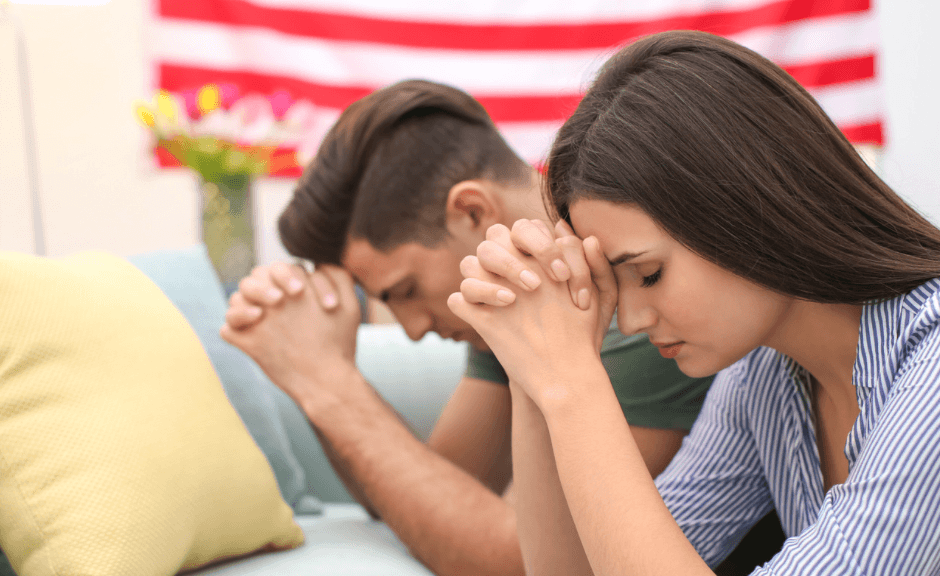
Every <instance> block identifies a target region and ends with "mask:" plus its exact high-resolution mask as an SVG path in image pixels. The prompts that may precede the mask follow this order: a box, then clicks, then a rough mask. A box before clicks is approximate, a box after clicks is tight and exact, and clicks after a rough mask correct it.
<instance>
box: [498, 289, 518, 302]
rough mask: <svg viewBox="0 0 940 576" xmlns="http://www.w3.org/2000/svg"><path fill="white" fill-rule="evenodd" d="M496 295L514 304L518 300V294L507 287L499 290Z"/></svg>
mask: <svg viewBox="0 0 940 576" xmlns="http://www.w3.org/2000/svg"><path fill="white" fill-rule="evenodd" d="M496 297H497V298H498V299H500V300H502V301H503V302H505V303H506V304H512V303H513V302H515V301H516V295H515V294H513V293H512V292H510V291H509V290H506V289H502V290H497V291H496Z"/></svg>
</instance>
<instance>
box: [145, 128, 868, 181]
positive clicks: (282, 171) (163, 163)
mask: <svg viewBox="0 0 940 576" xmlns="http://www.w3.org/2000/svg"><path fill="white" fill-rule="evenodd" d="M840 128H841V130H842V133H843V134H845V137H846V138H848V139H849V141H850V142H853V143H855V144H877V145H879V146H882V145H884V129H883V126H882V124H881V122H874V123H871V124H862V125H858V126H841V127H840ZM154 153H155V154H156V158H157V163H158V164H159V166H160V167H162V168H179V167H181V166H182V164H181V163H180V161H179V160H177V159H176V158H175V157H174V156H173V155H172V154H170V153H169V152H167V151H166V149H164V148H160V147H155V148H154ZM538 168H539V169H540V170H542V169H543V168H544V167H543V166H541V165H540V166H538ZM302 172H303V167H302V166H300V165H299V164H298V163H297V157H296V155H295V150H294V149H292V148H281V149H279V150H277V152H275V155H274V158H273V159H272V162H271V165H270V171H269V173H268V175H269V176H274V177H279V178H299V177H300V175H301V173H302Z"/></svg>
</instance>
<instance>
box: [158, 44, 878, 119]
mask: <svg viewBox="0 0 940 576" xmlns="http://www.w3.org/2000/svg"><path fill="white" fill-rule="evenodd" d="M785 70H786V71H787V72H789V73H790V74H791V75H793V77H794V78H796V79H797V81H799V82H800V83H801V84H803V85H804V86H805V87H807V88H818V87H821V86H828V85H832V84H838V83H842V82H854V81H858V80H866V79H869V78H873V77H874V57H873V56H864V57H859V58H849V59H845V60H835V61H827V62H819V63H813V64H804V65H800V66H789V67H786V68H785ZM210 83H214V84H218V85H224V84H234V85H235V86H238V88H239V91H240V92H241V93H242V94H246V93H252V92H254V93H259V94H273V93H275V92H278V91H282V90H283V91H286V92H288V93H289V94H290V95H291V97H292V98H293V99H296V100H309V101H310V102H312V103H314V104H316V105H317V106H322V107H324V108H333V109H336V110H344V109H345V108H346V107H347V106H349V105H350V104H352V103H353V102H355V101H356V100H358V99H360V98H362V97H364V96H366V95H368V94H369V93H370V92H372V90H374V89H375V88H378V86H377V87H374V88H373V87H367V86H335V85H328V84H320V83H316V82H308V81H305V80H300V79H298V78H294V77H290V76H277V75H272V74H262V73H259V72H244V71H228V70H216V69H210V68H195V67H190V66H175V65H170V64H163V65H161V66H160V68H159V79H158V86H159V87H160V88H163V89H165V90H169V91H170V92H175V93H182V92H186V91H192V90H198V89H199V88H200V87H202V86H203V85H205V84H210ZM477 98H478V99H479V100H480V102H481V103H482V104H483V106H484V107H485V108H486V110H487V111H488V112H489V113H490V116H491V117H492V118H493V121H494V122H551V121H556V120H563V119H565V118H567V117H568V116H570V115H571V113H572V112H574V109H575V108H576V107H577V105H578V102H580V101H581V94H570V93H569V94H553V95H526V94H514V95H511V96H499V95H477Z"/></svg>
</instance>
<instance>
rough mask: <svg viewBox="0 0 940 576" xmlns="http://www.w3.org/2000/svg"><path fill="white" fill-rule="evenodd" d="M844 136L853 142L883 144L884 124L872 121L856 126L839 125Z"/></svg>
mask: <svg viewBox="0 0 940 576" xmlns="http://www.w3.org/2000/svg"><path fill="white" fill-rule="evenodd" d="M839 128H840V129H841V130H842V133H843V134H845V137H846V138H848V139H849V142H851V143H853V144H877V145H879V146H883V145H884V143H885V136H884V126H883V125H882V123H881V122H872V123H870V124H860V125H856V126H839Z"/></svg>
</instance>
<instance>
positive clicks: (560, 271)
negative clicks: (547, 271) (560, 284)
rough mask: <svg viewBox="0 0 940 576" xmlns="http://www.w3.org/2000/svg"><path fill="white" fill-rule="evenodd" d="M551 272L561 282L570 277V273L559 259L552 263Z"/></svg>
mask: <svg viewBox="0 0 940 576" xmlns="http://www.w3.org/2000/svg"><path fill="white" fill-rule="evenodd" d="M552 271H553V272H554V273H555V276H556V277H557V278H558V279H559V280H562V281H564V280H567V279H568V278H570V277H571V271H570V270H568V265H567V264H565V263H564V262H562V261H561V260H560V259H556V260H555V261H554V262H552Z"/></svg>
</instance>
